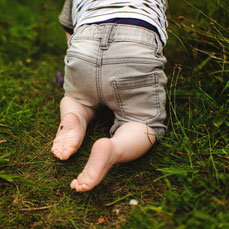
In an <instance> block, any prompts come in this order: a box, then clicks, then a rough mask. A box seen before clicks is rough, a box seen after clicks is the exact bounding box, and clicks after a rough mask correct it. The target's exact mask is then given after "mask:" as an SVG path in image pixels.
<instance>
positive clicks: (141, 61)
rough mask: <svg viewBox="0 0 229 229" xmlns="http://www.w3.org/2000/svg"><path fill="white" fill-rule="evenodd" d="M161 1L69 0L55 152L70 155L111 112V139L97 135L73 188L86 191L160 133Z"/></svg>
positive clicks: (62, 20)
mask: <svg viewBox="0 0 229 229" xmlns="http://www.w3.org/2000/svg"><path fill="white" fill-rule="evenodd" d="M165 1H166V0H119V1H118V0H66V1H65V4H64V7H63V10H62V13H61V15H60V17H59V20H60V23H61V24H62V25H63V27H64V28H65V30H66V32H67V37H68V38H69V37H70V34H72V35H71V37H70V39H69V40H68V50H67V54H66V57H65V79H64V90H65V96H64V97H63V99H62V100H61V104H60V114H61V122H60V125H59V129H58V131H57V135H56V138H55V140H54V142H53V146H52V149H51V151H52V153H53V154H54V155H55V156H56V157H57V158H59V159H60V160H66V159H68V158H69V157H70V156H71V155H72V154H74V153H75V152H76V151H77V150H78V149H79V147H80V145H81V144H82V141H83V139H84V137H85V133H86V128H87V126H88V123H89V122H90V121H91V120H92V119H93V117H94V116H95V114H96V111H97V110H98V109H99V107H101V106H106V107H108V108H109V109H111V110H112V111H113V113H114V116H115V120H114V125H113V126H112V127H111V130H110V134H111V138H101V139H99V140H97V141H96V142H95V143H94V145H93V147H92V149H91V153H90V157H89V160H88V162H87V164H86V165H85V167H84V169H83V171H82V172H81V173H80V174H79V175H78V177H77V179H74V180H73V181H72V182H71V188H72V189H75V190H76V191H78V192H84V191H88V190H91V189H92V188H93V187H95V186H96V185H97V184H99V183H100V182H101V180H102V179H103V178H104V176H105V175H106V174H107V172H108V171H109V169H110V168H111V167H112V165H114V164H116V163H122V162H129V161H132V160H135V159H137V158H139V157H141V156H142V155H143V154H145V153H146V152H147V151H148V150H149V149H150V148H151V147H152V145H153V144H154V143H155V142H156V138H157V137H159V136H163V135H164V133H165V129H166V127H165V125H164V124H163V122H164V119H165V117H166V112H165V102H166V93H165V89H164V85H165V84H166V82H167V78H166V76H165V74H164V72H163V68H164V65H165V63H166V58H165V57H164V56H163V53H162V51H163V46H164V45H165V44H166V40H167V34H166V26H167V21H166V16H165V10H166V2H165Z"/></svg>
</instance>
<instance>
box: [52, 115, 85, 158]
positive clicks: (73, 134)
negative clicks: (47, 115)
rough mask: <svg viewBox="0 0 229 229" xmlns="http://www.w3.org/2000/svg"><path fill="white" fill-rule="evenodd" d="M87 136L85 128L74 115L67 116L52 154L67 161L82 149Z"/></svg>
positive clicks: (61, 125) (60, 127)
mask: <svg viewBox="0 0 229 229" xmlns="http://www.w3.org/2000/svg"><path fill="white" fill-rule="evenodd" d="M84 135H85V127H84V126H83V124H82V123H81V121H80V119H79V117H78V116H77V115H76V114H74V113H69V114H66V115H65V116H64V118H63V120H62V121H61V123H60V126H59V130H58V132H57V135H56V138H55V140H54V141H53V146H52V149H51V151H52V153H53V154H54V155H55V156H56V157H57V158H59V159H60V160H67V159H68V158H69V157H70V156H71V155H72V154H74V153H75V152H76V151H77V150H78V149H79V147H80V145H81V143H82V141H83V138H84Z"/></svg>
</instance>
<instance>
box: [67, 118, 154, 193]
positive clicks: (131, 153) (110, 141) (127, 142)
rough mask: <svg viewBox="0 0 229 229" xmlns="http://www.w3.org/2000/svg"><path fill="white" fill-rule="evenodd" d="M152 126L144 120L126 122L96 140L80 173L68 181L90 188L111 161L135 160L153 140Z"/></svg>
mask: <svg viewBox="0 0 229 229" xmlns="http://www.w3.org/2000/svg"><path fill="white" fill-rule="evenodd" d="M155 141H156V138H155V136H154V133H153V130H152V129H151V128H149V127H148V126H146V125H145V124H141V123H137V122H128V123H126V124H124V125H122V126H121V127H120V128H119V129H118V130H117V131H116V133H115V135H114V136H113V137H112V138H101V139H99V140H97V141H96V142H95V143H94V145H93V147H92V150H91V154H90V157H89V160H88V162H87V164H86V166H85V167H84V169H83V171H82V173H80V174H79V176H78V177H77V179H74V180H73V181H72V183H71V188H72V189H76V191H78V192H84V191H88V190H90V189H92V188H93V187H95V186H96V185H97V184H99V183H100V181H101V180H102V179H103V177H104V176H105V175H106V174H107V172H108V171H109V169H110V168H111V166H112V165H113V164H116V163H122V162H128V161H132V160H135V159H137V158H139V157H141V156H142V155H143V154H145V153H146V152H147V151H148V150H149V149H150V148H151V146H152V145H153V144H154V143H155Z"/></svg>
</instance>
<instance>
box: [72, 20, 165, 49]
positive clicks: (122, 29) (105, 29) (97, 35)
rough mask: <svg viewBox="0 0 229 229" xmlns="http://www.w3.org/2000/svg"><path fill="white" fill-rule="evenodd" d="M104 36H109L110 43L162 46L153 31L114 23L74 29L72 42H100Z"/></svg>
mask: <svg viewBox="0 0 229 229" xmlns="http://www.w3.org/2000/svg"><path fill="white" fill-rule="evenodd" d="M105 35H106V36H108V35H109V40H110V41H132V42H139V43H144V44H147V45H153V44H154V42H155V40H156V42H158V43H159V42H160V43H161V44H162V42H161V40H160V37H159V35H158V34H157V33H156V32H154V31H151V30H148V29H146V28H143V27H139V26H133V25H125V24H116V23H105V24H90V25H82V26H80V27H79V28H78V29H76V31H75V32H74V35H73V36H72V40H74V39H78V38H88V39H98V40H100V39H104V36H105Z"/></svg>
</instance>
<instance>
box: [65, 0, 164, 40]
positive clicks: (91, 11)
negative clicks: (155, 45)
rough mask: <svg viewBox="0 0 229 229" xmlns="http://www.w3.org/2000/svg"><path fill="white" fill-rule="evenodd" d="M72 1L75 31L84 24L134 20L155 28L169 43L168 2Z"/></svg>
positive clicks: (128, 0)
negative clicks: (126, 19)
mask: <svg viewBox="0 0 229 229" xmlns="http://www.w3.org/2000/svg"><path fill="white" fill-rule="evenodd" d="M68 1H69V0H68ZM71 1H72V2H71V4H72V5H71V8H72V9H71V10H72V11H71V19H72V25H73V28H74V29H77V28H78V27H79V26H81V25H83V24H93V23H96V22H100V21H106V20H109V19H112V18H133V19H140V20H143V21H146V22H148V23H150V24H151V25H153V26H155V27H156V28H157V30H158V32H159V34H160V37H161V40H162V41H163V43H164V44H165V43H166V41H167V33H166V27H167V20H166V16H165V10H166V0H71Z"/></svg>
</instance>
